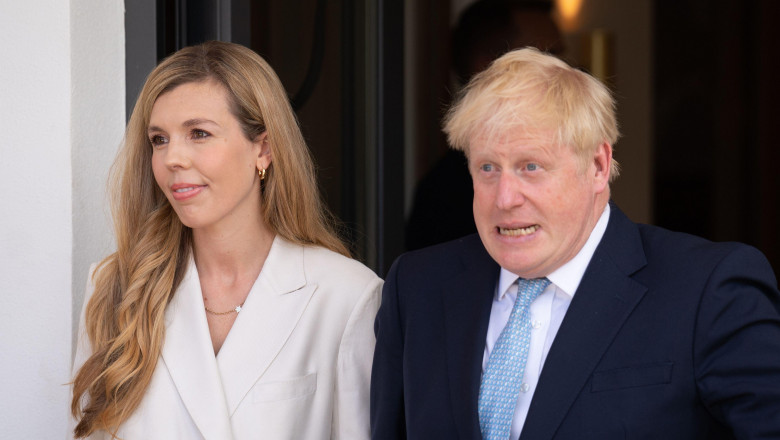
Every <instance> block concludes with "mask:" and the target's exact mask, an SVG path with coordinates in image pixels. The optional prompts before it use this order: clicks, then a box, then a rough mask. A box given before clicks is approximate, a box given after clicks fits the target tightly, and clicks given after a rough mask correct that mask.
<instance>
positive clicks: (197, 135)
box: [192, 128, 211, 139]
mask: <svg viewBox="0 0 780 440" xmlns="http://www.w3.org/2000/svg"><path fill="white" fill-rule="evenodd" d="M209 136H211V135H210V134H209V133H208V132H207V131H203V130H199V129H197V128H196V129H195V130H192V138H193V139H205V138H207V137H209Z"/></svg>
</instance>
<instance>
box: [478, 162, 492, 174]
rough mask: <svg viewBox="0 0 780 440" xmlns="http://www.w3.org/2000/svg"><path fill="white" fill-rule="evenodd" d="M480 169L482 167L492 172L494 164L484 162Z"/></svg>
mask: <svg viewBox="0 0 780 440" xmlns="http://www.w3.org/2000/svg"><path fill="white" fill-rule="evenodd" d="M479 169H480V170H481V171H485V172H490V171H493V165H491V164H489V163H486V164H483V165H481V166H480V167H479Z"/></svg>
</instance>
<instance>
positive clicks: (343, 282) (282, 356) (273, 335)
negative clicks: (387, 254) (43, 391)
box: [71, 237, 382, 440]
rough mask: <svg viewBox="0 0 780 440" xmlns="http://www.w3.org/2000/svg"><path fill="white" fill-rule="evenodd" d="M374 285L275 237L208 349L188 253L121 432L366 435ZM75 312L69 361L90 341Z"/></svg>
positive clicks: (126, 435) (339, 262)
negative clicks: (149, 367)
mask: <svg viewBox="0 0 780 440" xmlns="http://www.w3.org/2000/svg"><path fill="white" fill-rule="evenodd" d="M90 284H91V283H90ZM381 287H382V280H381V279H379V278H378V277H377V276H376V275H375V274H374V273H373V272H372V271H371V270H369V269H368V268H366V267H365V266H363V265H362V264H360V263H359V262H357V261H354V260H350V259H348V258H345V257H343V256H341V255H338V254H336V253H334V252H331V251H328V250H325V249H323V248H319V247H304V246H299V245H296V244H292V243H290V242H287V241H285V240H284V239H282V238H279V237H277V238H276V239H275V240H274V242H273V245H272V246H271V250H270V253H269V254H268V258H267V259H266V261H265V264H264V266H263V269H262V271H261V272H260V275H259V276H258V278H257V280H256V281H255V283H254V285H253V286H252V289H251V291H250V293H249V296H248V297H247V299H246V301H245V303H244V306H243V308H242V309H241V313H240V314H239V315H238V317H237V318H236V321H235V323H234V324H233V327H232V328H231V330H230V333H229V334H228V336H227V339H225V342H224V344H223V345H222V348H221V349H220V351H219V354H218V355H217V356H216V357H215V356H214V350H213V349H212V345H211V338H210V336H209V329H208V324H207V323H206V313H205V310H204V307H203V298H202V294H201V289H200V282H199V279H198V272H197V269H196V267H195V264H194V262H193V261H192V260H190V263H189V266H188V268H187V273H186V275H185V276H184V278H183V279H182V282H181V285H180V286H179V288H178V289H177V291H176V293H175V295H174V296H173V299H172V301H171V303H170V304H169V305H168V307H167V309H166V312H165V325H166V329H165V341H164V344H163V349H162V355H161V357H160V359H159V360H158V362H157V366H156V368H155V370H154V374H153V376H152V380H151V383H150V384H149V387H148V389H147V390H146V395H145V396H144V398H143V400H142V401H141V404H140V406H139V407H138V408H137V409H136V410H135V412H134V413H133V414H132V415H131V416H130V418H128V420H127V421H125V423H123V424H122V426H120V428H119V431H118V432H117V435H118V437H120V438H122V439H124V440H140V439H165V440H171V439H188V440H189V439H206V440H229V439H291V440H292V439H295V440H301V439H305V440H316V439H348V440H351V439H367V438H369V420H368V417H369V413H368V408H369V395H368V392H369V382H370V376H371V362H372V357H373V351H374V343H375V341H374V332H373V323H374V316H375V315H376V311H377V309H378V307H379V302H380V296H381ZM87 290H88V292H87V297H89V296H90V295H91V293H92V292H91V287H89V288H88V289H87ZM85 303H86V298H85ZM82 315H83V313H82ZM81 321H82V322H81V329H80V337H79V345H78V349H77V353H76V358H75V362H74V370H73V371H74V373H75V372H76V371H78V370H77V369H78V368H79V367H80V366H81V365H82V364H83V362H84V361H85V360H86V358H87V357H88V355H89V353H90V348H89V342H88V340H87V338H86V335H85V332H84V318H83V316H82V320H81ZM71 435H72V430H71ZM90 438H91V439H110V438H111V436H110V435H108V434H106V433H105V432H100V433H96V434H95V435H93V436H91V437H90Z"/></svg>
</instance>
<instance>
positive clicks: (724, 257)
mask: <svg viewBox="0 0 780 440" xmlns="http://www.w3.org/2000/svg"><path fill="white" fill-rule="evenodd" d="M638 226H639V233H640V236H641V237H642V242H643V245H644V249H645V253H646V255H647V258H648V262H650V263H653V262H659V261H663V262H664V263H665V264H673V265H676V266H679V267H694V266H696V267H702V268H703V267H714V266H717V265H720V264H722V263H723V262H724V261H725V262H726V264H728V261H731V260H734V261H743V262H750V264H752V265H758V266H761V267H764V266H766V267H769V263H768V261H767V259H766V257H765V256H764V254H763V253H762V252H761V251H760V250H758V249H756V248H755V247H753V246H750V245H747V244H744V243H738V242H714V241H710V240H707V239H705V238H702V237H699V236H695V235H691V234H687V233H684V232H675V231H670V230H668V229H664V228H661V227H657V226H650V225H643V224H640V225H638ZM770 271H771V269H770Z"/></svg>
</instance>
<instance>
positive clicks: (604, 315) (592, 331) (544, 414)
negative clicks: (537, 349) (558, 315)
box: [520, 205, 647, 439]
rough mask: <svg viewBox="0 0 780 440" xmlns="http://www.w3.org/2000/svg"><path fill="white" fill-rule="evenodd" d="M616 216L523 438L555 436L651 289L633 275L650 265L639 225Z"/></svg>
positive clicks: (558, 341)
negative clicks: (627, 321) (634, 311)
mask: <svg viewBox="0 0 780 440" xmlns="http://www.w3.org/2000/svg"><path fill="white" fill-rule="evenodd" d="M610 217H611V218H610V221H609V225H608V226H607V230H606V232H605V233H604V237H603V238H602V241H601V243H600V244H599V246H598V248H597V249H596V252H595V253H594V254H593V258H592V259H591V262H590V264H589V265H588V269H587V270H586V271H585V275H584V276H583V278H582V281H581V283H580V286H579V288H578V289H577V293H576V294H575V295H574V298H573V299H572V302H571V305H570V306H569V310H568V312H567V313H566V316H565V318H564V320H563V322H562V323H561V327H560V329H559V330H558V334H557V335H556V337H555V340H554V342H553V345H552V347H551V348H550V352H549V354H548V356H547V360H546V361H545V364H544V367H543V369H542V373H541V376H540V378H539V384H538V385H537V388H536V391H535V392H534V397H533V400H532V402H531V407H530V409H529V411H528V416H527V418H526V422H525V425H524V427H523V432H522V434H521V436H520V438H521V439H538V438H553V436H554V434H555V431H556V430H557V429H558V426H559V425H560V424H561V422H562V421H563V419H564V417H565V416H566V413H567V412H568V411H569V408H570V407H571V405H572V404H573V402H574V400H575V399H576V398H577V396H578V395H579V394H580V393H581V392H582V389H583V387H584V386H585V384H586V383H587V381H588V379H589V378H590V375H591V374H592V372H593V370H594V369H595V367H596V365H597V364H598V361H599V359H601V357H602V355H603V354H604V352H605V351H606V350H607V348H608V347H609V345H610V344H611V342H612V340H613V339H614V338H615V335H617V333H618V331H619V330H620V328H621V327H622V326H623V323H624V322H625V320H626V319H627V318H628V316H629V315H630V314H631V312H632V310H633V309H634V307H636V305H637V304H638V303H639V301H640V300H641V299H642V297H643V296H644V294H645V292H646V291H647V288H646V287H645V286H643V285H641V284H639V283H637V282H636V281H634V280H633V279H632V278H630V277H629V275H631V274H633V273H634V272H636V271H637V270H639V269H640V268H641V267H643V266H644V265H645V264H646V260H645V256H644V251H643V248H642V243H641V239H640V237H639V232H638V231H637V228H636V225H635V224H633V223H632V222H631V221H630V220H628V218H626V217H625V215H624V214H623V213H622V212H620V210H619V209H617V207H616V206H614V205H612V206H611V213H610Z"/></svg>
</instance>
